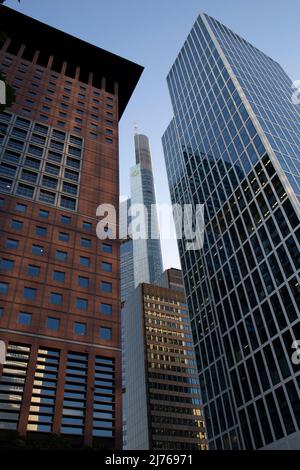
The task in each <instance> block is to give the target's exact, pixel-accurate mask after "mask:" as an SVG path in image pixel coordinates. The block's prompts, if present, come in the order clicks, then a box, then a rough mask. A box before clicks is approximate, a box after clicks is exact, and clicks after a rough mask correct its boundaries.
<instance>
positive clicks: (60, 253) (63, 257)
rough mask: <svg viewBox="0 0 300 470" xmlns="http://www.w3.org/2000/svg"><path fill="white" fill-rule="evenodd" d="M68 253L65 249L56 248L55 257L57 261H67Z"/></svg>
mask: <svg viewBox="0 0 300 470" xmlns="http://www.w3.org/2000/svg"><path fill="white" fill-rule="evenodd" d="M67 257H68V254H67V253H66V252H65V251H60V250H56V254H55V259H57V260H58V261H67Z"/></svg>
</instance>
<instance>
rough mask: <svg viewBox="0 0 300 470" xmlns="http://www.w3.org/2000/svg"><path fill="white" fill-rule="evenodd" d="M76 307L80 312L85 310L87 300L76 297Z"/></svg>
mask: <svg viewBox="0 0 300 470" xmlns="http://www.w3.org/2000/svg"><path fill="white" fill-rule="evenodd" d="M76 307H77V308H79V309H80V310H87V308H88V300H87V299H81V298H80V297H77V299H76Z"/></svg>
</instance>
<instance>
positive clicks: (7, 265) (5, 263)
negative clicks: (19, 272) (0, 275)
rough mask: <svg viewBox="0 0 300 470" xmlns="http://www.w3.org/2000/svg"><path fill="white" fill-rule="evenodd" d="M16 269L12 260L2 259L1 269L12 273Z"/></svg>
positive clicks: (0, 262)
mask: <svg viewBox="0 0 300 470" xmlns="http://www.w3.org/2000/svg"><path fill="white" fill-rule="evenodd" d="M13 267H14V261H13V260H11V259H2V260H1V261H0V269H4V270H5V271H11V270H12V269H13Z"/></svg>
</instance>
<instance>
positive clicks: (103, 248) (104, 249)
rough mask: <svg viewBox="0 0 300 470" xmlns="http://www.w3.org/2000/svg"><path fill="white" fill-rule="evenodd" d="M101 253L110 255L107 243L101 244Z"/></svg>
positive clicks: (110, 249) (110, 250) (110, 248)
mask: <svg viewBox="0 0 300 470" xmlns="http://www.w3.org/2000/svg"><path fill="white" fill-rule="evenodd" d="M102 251H103V252H104V253H112V246H111V245H108V244H107V243H103V244H102Z"/></svg>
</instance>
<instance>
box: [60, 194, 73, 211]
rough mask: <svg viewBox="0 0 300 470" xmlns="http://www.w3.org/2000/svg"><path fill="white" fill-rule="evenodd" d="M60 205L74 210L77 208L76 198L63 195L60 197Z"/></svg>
mask: <svg viewBox="0 0 300 470" xmlns="http://www.w3.org/2000/svg"><path fill="white" fill-rule="evenodd" d="M60 206H61V207H65V208H67V209H71V210H73V211H74V210H75V209H76V199H73V198H71V197H67V196H63V195H62V196H61V197H60Z"/></svg>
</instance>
